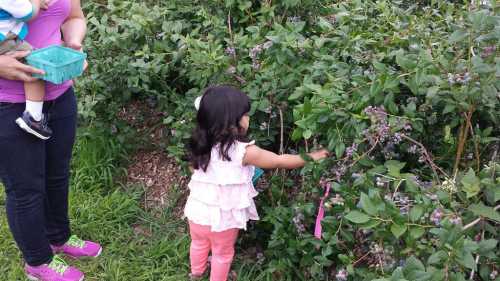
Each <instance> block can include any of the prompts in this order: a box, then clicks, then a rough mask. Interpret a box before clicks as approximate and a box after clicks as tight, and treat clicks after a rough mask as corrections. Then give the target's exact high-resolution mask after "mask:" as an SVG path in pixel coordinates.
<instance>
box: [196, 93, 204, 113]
mask: <svg viewBox="0 0 500 281" xmlns="http://www.w3.org/2000/svg"><path fill="white" fill-rule="evenodd" d="M202 97H203V96H199V97H197V98H196V99H195V100H194V108H196V110H199V109H200V104H201V98H202Z"/></svg>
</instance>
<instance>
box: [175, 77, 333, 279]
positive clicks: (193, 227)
mask: <svg viewBox="0 0 500 281" xmlns="http://www.w3.org/2000/svg"><path fill="white" fill-rule="evenodd" d="M249 111H250V100H249V99H248V97H247V95H246V94H244V93H243V92H241V91H239V90H238V89H235V88H233V87H229V86H216V87H210V88H208V89H207V90H206V91H205V93H204V94H203V97H202V99H201V102H200V106H199V110H198V116H197V126H196V129H195V131H194V133H193V136H192V138H191V142H190V146H189V149H190V152H191V158H192V159H191V161H192V165H193V168H194V173H193V175H192V177H191V181H190V183H189V189H190V194H189V197H188V199H187V202H186V206H185V209H184V214H185V215H186V217H187V218H188V220H189V229H190V235H191V240H192V241H191V248H190V261H191V279H193V280H197V279H199V278H201V277H202V276H203V274H204V272H205V270H206V268H207V259H208V255H209V252H210V251H212V261H211V273H210V281H225V280H227V276H228V273H229V269H230V267H231V262H232V260H233V256H234V245H235V242H236V239H237V237H238V232H239V230H240V229H246V224H247V221H249V220H258V219H259V216H258V214H257V210H256V208H255V204H254V202H253V197H255V196H257V191H255V189H254V186H253V184H252V176H253V173H254V166H257V167H260V168H263V169H273V168H285V169H294V168H299V167H302V166H304V165H305V161H304V160H303V159H302V158H301V157H300V156H298V155H288V154H285V155H277V154H275V153H273V152H270V151H267V150H264V149H261V148H259V147H258V146H256V145H255V144H254V142H253V141H248V139H247V138H246V134H247V130H248V126H249V123H250V118H249V116H248V112H249ZM327 155H328V152H327V151H326V150H320V151H315V152H312V153H310V154H309V156H310V157H311V158H312V159H314V160H319V159H322V158H325V157H326V156H327Z"/></svg>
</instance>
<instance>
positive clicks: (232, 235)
mask: <svg viewBox="0 0 500 281" xmlns="http://www.w3.org/2000/svg"><path fill="white" fill-rule="evenodd" d="M238 232H239V229H236V228H234V229H228V230H226V231H222V232H212V233H211V234H210V242H211V243H212V268H211V271H210V281H226V280H227V276H228V274H229V270H230V269H231V263H232V262H233V257H234V244H235V243H236V239H237V238H238Z"/></svg>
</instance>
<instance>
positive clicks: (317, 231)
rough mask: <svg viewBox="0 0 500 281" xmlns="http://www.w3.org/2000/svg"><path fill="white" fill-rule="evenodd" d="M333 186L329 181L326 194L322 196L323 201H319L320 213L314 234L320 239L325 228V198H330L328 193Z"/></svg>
mask: <svg viewBox="0 0 500 281" xmlns="http://www.w3.org/2000/svg"><path fill="white" fill-rule="evenodd" d="M331 187H332V184H331V183H329V182H327V183H326V185H325V194H324V195H323V197H322V198H321V201H320V202H319V208H318V215H317V216H316V226H315V227H314V236H315V237H316V238H318V239H321V236H322V233H323V230H322V227H321V221H323V218H324V217H325V207H324V205H325V199H326V198H328V195H329V194H330V188H331Z"/></svg>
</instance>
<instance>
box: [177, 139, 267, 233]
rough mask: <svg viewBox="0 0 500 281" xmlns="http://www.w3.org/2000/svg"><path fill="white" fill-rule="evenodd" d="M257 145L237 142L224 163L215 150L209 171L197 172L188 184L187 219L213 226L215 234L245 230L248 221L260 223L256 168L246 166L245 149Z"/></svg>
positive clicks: (217, 148) (215, 149) (216, 147)
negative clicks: (255, 184) (253, 181)
mask: <svg viewBox="0 0 500 281" xmlns="http://www.w3.org/2000/svg"><path fill="white" fill-rule="evenodd" d="M252 144H254V142H253V141H252V142H249V143H244V142H236V143H235V144H234V145H233V146H232V147H231V148H230V149H229V153H228V155H229V156H230V158H231V161H224V160H223V159H222V157H221V156H220V153H219V147H218V146H214V148H213V149H212V154H211V157H210V163H209V165H208V168H207V171H206V172H204V171H203V170H202V169H197V170H195V171H194V173H193V175H192V176H191V181H190V182H189V185H188V186H189V190H190V193H189V197H188V199H187V202H186V207H185V208H184V215H185V216H186V217H187V218H188V219H189V220H190V221H192V222H194V223H196V224H200V225H207V226H211V230H212V231H214V232H220V231H224V230H228V229H231V228H239V229H245V230H246V228H247V222H248V221H249V220H259V215H258V214H257V208H256V207H255V203H254V201H253V198H254V197H255V196H257V195H258V192H257V191H256V190H255V188H254V186H253V183H252V177H253V174H254V170H255V168H254V167H253V166H244V165H243V157H244V156H245V152H246V147H247V146H249V145H252Z"/></svg>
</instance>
